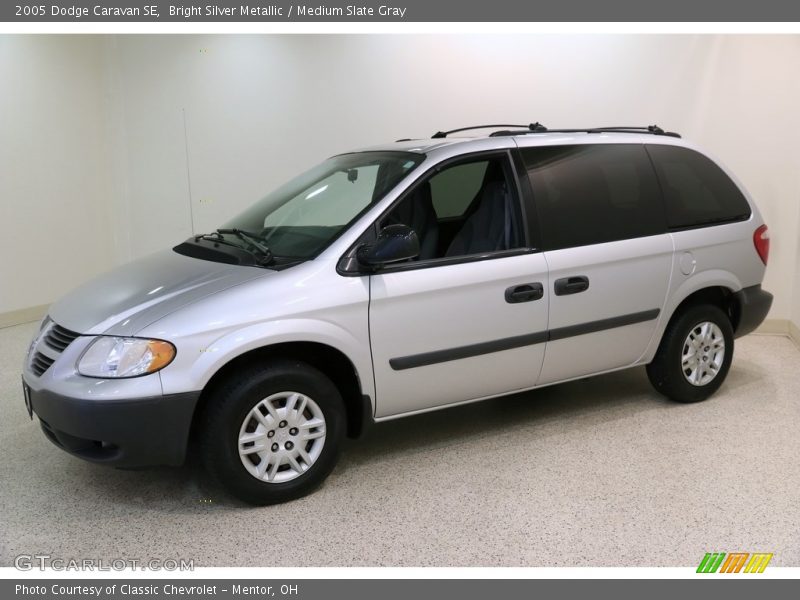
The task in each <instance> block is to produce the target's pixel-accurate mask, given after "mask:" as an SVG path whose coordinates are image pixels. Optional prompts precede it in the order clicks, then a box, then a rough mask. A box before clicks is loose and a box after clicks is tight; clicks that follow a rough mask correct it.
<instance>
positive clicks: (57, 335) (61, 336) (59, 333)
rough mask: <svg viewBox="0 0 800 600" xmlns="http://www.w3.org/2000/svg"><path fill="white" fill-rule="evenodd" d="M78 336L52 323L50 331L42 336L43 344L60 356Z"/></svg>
mask: <svg viewBox="0 0 800 600" xmlns="http://www.w3.org/2000/svg"><path fill="white" fill-rule="evenodd" d="M79 335H80V334H79V333H75V332H74V331H70V330H69V329H65V328H64V327H61V325H56V324H55V323H53V326H52V327H51V328H50V331H48V332H47V333H46V334H45V336H44V343H45V344H47V345H48V346H49V347H50V348H52V349H53V350H55V351H56V352H58V353H59V354H61V353H62V352H63V351H64V349H65V348H66V347H67V346H69V345H70V344H71V343H72V342H73V341H74V340H75V338H76V337H78V336H79Z"/></svg>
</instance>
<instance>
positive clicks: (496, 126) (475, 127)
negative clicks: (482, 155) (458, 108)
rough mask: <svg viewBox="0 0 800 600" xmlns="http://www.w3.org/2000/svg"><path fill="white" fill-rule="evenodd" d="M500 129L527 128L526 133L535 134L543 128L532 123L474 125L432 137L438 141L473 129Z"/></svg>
mask: <svg viewBox="0 0 800 600" xmlns="http://www.w3.org/2000/svg"><path fill="white" fill-rule="evenodd" d="M498 127H519V128H526V129H525V130H524V132H525V133H529V132H531V133H532V132H534V131H536V130H537V128H539V127H541V125H539V123H531V124H530V125H473V126H472V127H460V128H458V129H451V130H450V131H437V132H436V133H434V134H433V135H432V136H431V139H434V140H438V139H441V138H446V137H447V136H448V135H450V134H451V133H461V132H462V131H470V130H471V129H497V128H498Z"/></svg>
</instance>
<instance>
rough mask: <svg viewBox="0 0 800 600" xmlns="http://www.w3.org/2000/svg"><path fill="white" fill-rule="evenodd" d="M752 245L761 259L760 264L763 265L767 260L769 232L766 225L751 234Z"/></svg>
mask: <svg viewBox="0 0 800 600" xmlns="http://www.w3.org/2000/svg"><path fill="white" fill-rule="evenodd" d="M753 244H754V245H755V247H756V252H758V256H759V257H760V258H761V262H763V263H764V264H765V265H766V264H767V261H768V260H769V230H768V229H767V226H766V225H762V226H761V227H759V228H758V229H756V230H755V233H753Z"/></svg>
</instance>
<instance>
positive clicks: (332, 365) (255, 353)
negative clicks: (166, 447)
mask: <svg viewBox="0 0 800 600" xmlns="http://www.w3.org/2000/svg"><path fill="white" fill-rule="evenodd" d="M275 358H281V359H294V360H299V361H301V362H304V363H307V364H309V365H311V366H313V367H314V368H316V369H319V370H320V371H321V372H322V373H324V374H325V375H326V376H327V377H328V378H329V379H330V380H331V381H332V382H333V384H334V385H335V386H336V387H337V389H338V390H339V392H340V393H341V395H342V400H343V401H344V406H345V411H346V413H347V414H346V419H347V435H348V437H358V436H359V435H361V433H362V431H363V430H364V428H365V426H366V425H367V423H366V421H367V419H368V418H369V417H371V416H372V404H371V402H370V399H369V397H367V396H364V395H363V394H362V389H361V382H360V381H359V379H358V373H357V372H356V369H355V367H354V366H353V363H352V362H351V361H350V359H349V358H347V356H345V355H344V354H343V353H342V352H340V351H339V350H337V349H336V348H333V347H331V346H327V345H325V344H319V343H315V342H286V343H281V344H274V345H271V346H264V347H263V348H256V349H255V350H251V351H249V352H246V353H244V354H242V355H240V356H237V357H236V358H234V359H233V360H231V361H230V362H228V363H227V364H225V365H224V366H223V367H222V368H221V369H219V370H218V371H217V372H216V373H214V376H213V377H212V378H211V379H210V380H209V382H208V383H207V384H206V386H205V388H203V392H202V393H201V394H200V399H199V400H198V402H197V406H196V407H195V411H194V418H193V420H192V429H191V432H192V434H195V433H196V430H197V427H196V425H197V420H198V417H199V416H200V415H201V414H202V413H203V410H204V408H205V406H206V405H207V403H208V402H209V399H210V398H211V397H212V396H213V392H214V390H215V389H216V387H217V386H218V385H219V383H220V382H221V381H223V380H225V379H226V378H228V377H230V376H232V375H233V373H235V372H236V371H238V370H240V369H241V368H242V367H243V366H245V365H251V364H253V363H264V362H267V361H269V360H272V359H275Z"/></svg>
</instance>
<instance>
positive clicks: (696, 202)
mask: <svg viewBox="0 0 800 600" xmlns="http://www.w3.org/2000/svg"><path fill="white" fill-rule="evenodd" d="M647 150H648V152H649V153H650V156H651V157H652V158H653V163H654V164H655V167H656V172H657V173H658V179H659V181H660V182H661V188H662V190H663V193H664V202H665V205H666V214H667V224H668V225H669V227H670V228H673V229H677V228H682V227H697V226H700V225H707V224H711V223H721V222H726V221H740V220H744V219H748V218H749V217H750V205H749V204H748V203H747V200H745V197H744V196H743V195H742V192H741V191H740V190H739V188H738V187H737V186H736V184H735V183H733V181H731V178H730V177H728V176H727V175H726V174H725V172H724V171H723V170H722V169H720V168H719V167H718V166H717V165H716V164H715V163H714V162H713V161H712V160H711V159H709V158H707V157H706V156H703V155H702V154H700V153H699V152H695V151H694V150H689V149H688V148H680V147H678V146H660V145H648V146H647Z"/></svg>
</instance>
